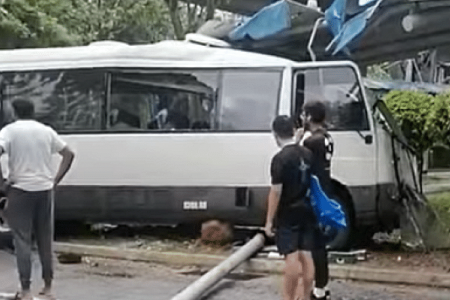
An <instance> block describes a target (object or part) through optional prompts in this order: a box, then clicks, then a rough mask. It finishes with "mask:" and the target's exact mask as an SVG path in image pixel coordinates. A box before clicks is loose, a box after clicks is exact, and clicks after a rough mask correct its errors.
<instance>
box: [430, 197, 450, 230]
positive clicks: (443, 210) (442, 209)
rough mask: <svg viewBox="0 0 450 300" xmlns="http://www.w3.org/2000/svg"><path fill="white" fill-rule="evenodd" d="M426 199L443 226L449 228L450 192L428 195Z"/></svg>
mask: <svg viewBox="0 0 450 300" xmlns="http://www.w3.org/2000/svg"><path fill="white" fill-rule="evenodd" d="M428 200H429V202H430V205H431V207H432V208H433V209H434V210H435V211H436V212H437V214H438V216H439V219H440V220H441V221H442V222H443V223H444V225H445V228H447V229H448V228H450V193H439V194H433V195H430V196H429V197H428Z"/></svg>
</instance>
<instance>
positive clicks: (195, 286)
mask: <svg viewBox="0 0 450 300" xmlns="http://www.w3.org/2000/svg"><path fill="white" fill-rule="evenodd" d="M264 241H265V237H264V235H263V234H262V233H258V234H257V235H255V237H254V238H252V239H251V240H250V241H249V242H248V243H247V244H245V245H244V246H243V247H242V248H240V249H239V250H238V251H236V252H235V253H233V254H232V255H231V256H230V257H228V258H227V259H226V260H224V261H223V262H221V263H220V264H219V265H217V266H216V267H215V268H213V269H212V270H210V271H209V272H208V273H206V274H205V275H203V276H202V277H200V278H199V279H197V280H196V281H195V282H194V283H192V284H191V285H189V286H188V287H187V288H185V289H184V290H183V291H181V292H180V293H178V294H177V295H175V296H174V297H173V298H172V300H197V299H200V296H201V295H202V294H204V293H205V292H206V291H207V290H208V289H210V288H211V287H213V286H214V285H215V284H216V283H218V282H219V281H220V280H221V279H222V278H223V277H225V276H226V275H227V274H228V273H230V272H231V271H233V270H234V269H235V268H236V267H238V266H239V265H240V264H241V263H243V262H244V261H246V260H247V259H249V258H250V257H251V256H252V255H253V254H255V253H256V252H257V251H259V250H260V249H261V248H262V247H263V246H264Z"/></svg>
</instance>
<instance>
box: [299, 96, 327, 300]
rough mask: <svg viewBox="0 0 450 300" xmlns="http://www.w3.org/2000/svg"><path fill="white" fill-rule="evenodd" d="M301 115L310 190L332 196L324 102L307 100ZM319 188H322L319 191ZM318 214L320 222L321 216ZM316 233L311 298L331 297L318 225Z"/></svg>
mask: <svg viewBox="0 0 450 300" xmlns="http://www.w3.org/2000/svg"><path fill="white" fill-rule="evenodd" d="M300 118H301V121H302V123H303V132H301V133H302V134H303V135H302V136H301V140H300V145H302V146H305V147H306V148H308V149H309V150H310V151H311V152H312V154H313V159H312V166H311V172H312V175H314V176H313V181H312V182H311V188H312V189H311V191H310V193H311V194H314V195H317V194H318V193H320V192H322V193H323V192H324V193H325V194H326V195H328V196H331V195H333V191H332V184H331V175H330V168H331V158H332V156H333V150H334V149H333V147H334V143H333V139H332V138H331V136H330V135H329V134H328V132H327V130H326V127H325V119H326V107H325V104H324V103H323V102H321V101H311V102H308V103H306V104H305V105H304V106H303V112H302V115H301V116H300ZM314 180H318V181H314ZM320 187H321V188H322V190H320ZM314 192H315V193H314ZM311 198H312V199H311V200H319V199H318V197H317V196H316V197H315V198H314V197H311ZM313 204H314V201H313ZM313 206H314V205H313ZM314 208H316V207H314ZM315 213H316V215H317V214H320V212H318V211H317V209H315ZM317 217H318V218H319V221H320V215H318V216H317ZM322 225H327V224H322ZM316 234H317V238H316V240H317V241H318V247H317V248H316V249H315V251H313V253H312V256H313V261H314V266H315V271H316V272H315V288H314V290H313V294H312V299H315V300H329V299H331V296H330V291H329V290H328V288H327V285H328V281H329V270H328V254H327V250H326V240H325V237H324V235H323V234H322V230H321V228H317V231H316Z"/></svg>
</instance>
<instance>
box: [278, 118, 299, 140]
mask: <svg viewBox="0 0 450 300" xmlns="http://www.w3.org/2000/svg"><path fill="white" fill-rule="evenodd" d="M294 128H295V124H294V121H293V120H292V119H291V118H290V117H288V116H278V117H276V118H275V120H274V121H273V123H272V130H273V131H274V132H275V134H276V135H278V136H279V137H280V138H282V139H288V138H291V137H293V136H294Z"/></svg>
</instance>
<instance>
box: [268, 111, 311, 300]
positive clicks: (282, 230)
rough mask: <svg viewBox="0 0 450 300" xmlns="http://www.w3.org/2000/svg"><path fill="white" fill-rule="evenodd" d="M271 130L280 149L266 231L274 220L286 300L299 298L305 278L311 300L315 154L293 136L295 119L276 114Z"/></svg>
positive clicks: (306, 293)
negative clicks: (311, 185) (311, 190)
mask: <svg viewBox="0 0 450 300" xmlns="http://www.w3.org/2000/svg"><path fill="white" fill-rule="evenodd" d="M272 129H273V132H274V135H275V139H276V141H277V144H278V146H279V147H280V148H281V150H280V152H278V153H277V154H276V155H275V156H274V157H273V159H272V163H271V168H270V173H271V177H272V186H271V189H270V193H269V199H268V209H267V219H266V226H265V232H266V235H267V236H269V237H271V236H273V235H274V234H273V228H274V225H273V224H274V221H275V222H276V244H277V247H278V251H279V252H280V254H282V255H284V256H285V263H286V266H285V270H284V282H283V299H284V300H296V294H297V291H298V289H299V283H300V280H301V279H302V280H303V295H302V298H301V299H304V300H310V295H311V292H312V288H313V281H314V263H313V260H312V255H311V251H313V250H314V249H315V248H316V240H315V238H316V235H315V230H316V228H317V219H316V217H315V215H314V211H313V209H312V206H311V204H310V202H309V199H308V197H307V192H308V189H309V183H310V175H311V174H310V169H311V160H312V153H311V151H309V150H308V149H306V148H305V147H303V146H300V145H299V144H298V143H297V142H296V140H295V139H294V130H295V129H294V122H293V121H292V120H291V119H290V118H289V117H287V116H279V117H277V118H276V119H275V121H274V122H273V124H272ZM300 270H302V273H301V272H300Z"/></svg>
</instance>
